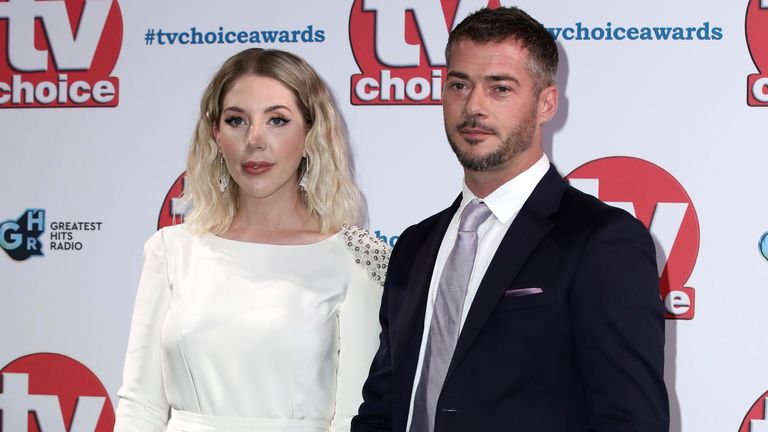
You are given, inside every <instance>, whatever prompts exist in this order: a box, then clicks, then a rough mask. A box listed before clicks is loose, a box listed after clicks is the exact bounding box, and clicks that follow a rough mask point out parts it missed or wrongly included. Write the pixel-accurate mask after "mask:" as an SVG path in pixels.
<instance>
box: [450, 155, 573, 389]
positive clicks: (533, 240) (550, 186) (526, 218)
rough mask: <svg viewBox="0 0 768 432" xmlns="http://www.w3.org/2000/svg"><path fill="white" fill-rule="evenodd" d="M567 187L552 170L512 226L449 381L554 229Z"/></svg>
mask: <svg viewBox="0 0 768 432" xmlns="http://www.w3.org/2000/svg"><path fill="white" fill-rule="evenodd" d="M565 187H566V183H565V181H564V180H563V179H562V178H561V177H560V175H559V174H558V173H557V171H556V170H555V168H554V167H553V166H550V168H549V171H547V173H546V174H545V175H544V177H543V178H542V179H541V181H540V182H539V184H538V185H537V186H536V188H535V189H534V190H533V193H531V196H530V197H529V198H528V200H527V201H526V202H525V204H524V205H523V208H522V209H520V213H518V215H517V217H516V218H515V220H514V222H512V225H510V227H509V229H508V230H507V233H506V234H505V235H504V238H503V239H502V241H501V244H500V245H499V248H498V249H497V250H496V253H495V254H494V256H493V259H492V260H491V264H490V265H489V267H488V270H487V271H486V272H485V276H484V277H483V280H482V282H481V283H480V287H479V288H478V291H477V294H476V295H475V299H474V300H473V301H472V305H471V307H470V309H469V313H468V314H467V319H466V321H465V322H464V326H463V327H462V330H461V334H460V335H459V340H458V342H457V344H456V350H455V351H454V353H453V357H452V359H451V365H450V366H449V368H448V374H447V377H446V380H447V379H448V378H450V376H451V373H452V372H453V370H454V369H455V368H456V366H457V365H458V364H459V363H460V362H461V360H462V358H463V357H464V355H465V354H466V353H467V351H468V350H469V348H470V346H471V345H472V342H473V341H474V340H475V338H476V337H477V335H478V334H479V333H480V330H481V329H482V327H483V325H485V322H486V321H487V320H488V317H489V316H490V314H491V312H492V311H493V309H494V307H495V306H496V304H497V303H498V302H499V300H500V299H501V298H502V297H503V296H504V291H505V290H506V289H507V288H508V287H509V284H510V283H511V282H512V280H514V278H515V277H516V276H517V274H518V273H519V272H520V270H521V269H522V267H523V265H524V264H525V262H526V260H527V259H528V257H529V256H530V255H531V253H533V251H534V249H536V246H538V245H539V243H541V241H542V240H543V239H544V237H545V236H546V235H547V233H549V231H550V230H551V229H552V225H553V223H552V221H551V220H550V218H549V216H550V215H552V214H553V213H555V212H556V211H557V209H558V206H559V203H560V199H561V197H562V195H563V192H564V191H565Z"/></svg>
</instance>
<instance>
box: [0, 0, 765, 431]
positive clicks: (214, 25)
mask: <svg viewBox="0 0 768 432" xmlns="http://www.w3.org/2000/svg"><path fill="white" fill-rule="evenodd" d="M506 3H507V2H505V1H498V0H493V1H490V2H488V1H484V0H442V1H440V0H354V1H351V0H347V1H335V2H317V1H311V0H285V1H280V2H253V1H245V0H238V1H236V0H232V1H227V2H209V1H202V0H185V1H178V0H177V1H163V2H152V1H126V0H47V1H42V0H37V1H36V0H0V140H1V142H2V144H1V145H0V161H1V166H2V169H1V170H0V182H1V183H2V200H0V247H1V248H2V250H3V252H0V255H1V256H0V275H1V277H0V280H1V281H2V282H1V284H0V412H1V413H2V414H1V415H0V430H2V431H3V432H16V431H15V430H13V431H12V430H11V429H12V428H15V427H18V425H21V428H22V430H24V431H26V430H29V431H32V430H38V429H37V428H38V426H39V430H41V431H63V430H72V431H78V432H80V431H89V432H90V431H98V432H102V431H109V430H111V428H112V426H113V423H114V408H115V405H116V392H117V390H118V388H119V386H120V381H121V373H122V363H123V356H124V353H125V348H126V341H127V337H128V329H129V324H130V319H131V312H132V308H133V301H134V296H135V292H136V287H137V282H138V277H139V272H140V269H141V260H142V258H141V256H142V246H143V243H144V241H145V240H146V239H147V238H148V237H149V236H150V235H151V234H152V233H153V232H154V231H155V230H157V229H158V228H159V227H162V226H165V225H169V224H173V223H179V222H180V221H182V220H183V217H184V212H185V211H186V210H187V208H186V206H185V205H183V203H182V202H181V201H180V200H179V199H178V197H179V195H180V193H181V190H182V187H183V183H184V164H185V157H186V151H187V147H188V145H189V141H190V138H191V136H192V130H193V126H194V122H195V119H196V115H197V107H198V103H199V98H200V96H201V93H202V90H203V87H204V86H205V85H206V83H207V81H208V80H209V79H210V77H211V75H212V74H213V72H214V71H215V70H216V68H217V67H218V66H219V65H220V64H221V62H222V61H223V60H224V59H226V58H227V57H229V56H230V55H232V54H234V53H235V52H238V51H240V50H242V49H245V48H248V47H275V48H280V49H285V50H289V51H292V52H294V53H297V54H299V55H301V56H303V57H304V58H306V59H307V60H308V61H309V62H310V63H311V64H313V65H314V66H315V68H316V69H317V70H318V72H319V73H320V74H321V75H322V76H323V77H324V79H325V80H326V81H327V83H328V84H329V86H330V87H331V89H332V90H333V92H334V95H335V97H336V100H337V104H338V106H339V108H340V110H341V111H342V113H343V115H344V119H345V123H346V128H347V130H348V133H349V137H350V141H351V145H352V149H353V155H354V166H355V171H356V177H357V179H358V181H359V184H360V186H361V189H362V191H363V193H364V195H365V201H366V204H367V212H368V221H367V225H368V227H369V228H370V229H371V231H373V232H375V233H376V235H378V236H379V237H381V238H383V239H384V240H385V241H387V242H388V243H389V244H392V245H394V244H395V243H396V242H397V239H398V235H399V233H400V232H402V230H403V229H405V228H406V227H407V226H408V225H410V224H412V223H415V222H417V221H419V220H421V219H423V218H425V217H427V216H429V215H431V214H432V213H434V212H436V211H438V210H440V209H442V208H444V207H446V206H447V205H448V204H450V202H451V201H452V199H453V198H454V197H455V196H456V194H457V193H458V192H459V191H460V187H461V170H460V168H459V165H458V163H457V162H456V161H455V158H454V155H453V153H452V152H451V150H450V148H449V146H448V144H447V141H446V139H445V134H444V130H443V124H442V111H441V107H440V102H441V101H440V99H441V86H442V83H443V80H444V77H445V56H444V52H443V49H444V47H445V43H446V41H447V37H448V31H449V30H450V28H451V27H452V26H453V25H455V24H456V23H457V22H458V21H460V19H461V18H463V17H464V16H465V15H466V14H467V13H469V12H470V11H473V10H476V9H477V8H480V7H483V6H491V7H496V6H499V4H506ZM515 4H517V5H518V6H520V7H522V8H523V9H525V10H527V11H528V12H529V13H531V15H533V16H534V17H536V18H537V19H539V20H540V21H541V22H543V23H544V24H545V25H546V26H547V27H548V29H549V30H550V32H551V33H552V35H553V36H554V37H555V38H556V40H557V43H558V46H559V48H560V51H561V66H560V71H559V86H560V89H561V93H560V94H561V102H560V111H559V113H558V115H557V117H556V118H555V120H554V121H553V122H551V123H550V124H548V125H547V126H546V134H545V148H546V151H547V153H548V155H549V157H550V159H551V160H552V161H553V162H554V163H555V165H556V166H557V167H558V169H559V171H560V172H561V173H562V174H563V175H567V176H568V178H569V179H570V181H571V183H572V184H573V185H574V186H576V187H578V188H580V189H582V190H584V191H586V192H588V193H591V194H593V195H595V196H597V197H599V198H600V199H602V200H604V201H606V202H609V203H611V204H612V205H616V206H619V207H622V208H624V209H626V210H627V211H629V212H631V213H632V214H634V215H635V216H636V217H637V218H639V219H640V220H641V221H642V222H643V223H644V224H645V225H646V226H647V227H648V228H649V229H650V231H651V233H652V234H653V237H654V239H655V241H656V245H657V251H658V255H659V256H658V268H659V277H660V280H661V295H662V296H663V298H664V300H665V305H666V310H667V321H666V328H667V332H666V334H667V347H666V360H667V363H666V364H667V367H666V374H665V378H666V382H667V385H668V388H669V396H670V405H671V408H672V431H733V432H765V431H768V416H767V415H766V404H767V403H768V367H766V364H768V363H767V361H768V343H766V328H768V238H767V237H766V233H767V232H768V193H766V186H765V185H766V172H767V170H768V0H733V1H728V2H722V1H696V0H684V1H676V2H667V1H663V0H650V1H646V2H611V1H604V0H591V1H588V2H576V3H573V2H565V1H551V2H541V1H533V0H519V1H517V2H515ZM30 411H33V412H34V413H35V417H34V418H35V421H32V422H30V423H29V425H28V426H24V425H26V424H27V422H28V419H31V418H32V417H31V416H28V412H30Z"/></svg>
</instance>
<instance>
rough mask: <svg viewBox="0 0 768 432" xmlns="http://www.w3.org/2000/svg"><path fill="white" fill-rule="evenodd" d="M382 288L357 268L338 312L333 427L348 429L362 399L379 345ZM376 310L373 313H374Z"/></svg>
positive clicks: (337, 429) (339, 429)
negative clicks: (337, 365)
mask: <svg viewBox="0 0 768 432" xmlns="http://www.w3.org/2000/svg"><path fill="white" fill-rule="evenodd" d="M381 294H382V287H381V286H380V285H379V284H377V283H375V282H374V281H372V280H371V278H370V276H369V275H368V274H367V273H366V272H365V271H363V270H362V269H358V270H357V271H356V272H355V275H354V277H353V279H352V282H351V284H350V287H349V289H348V291H347V296H346V299H345V301H344V303H343V304H342V305H341V310H340V312H339V330H340V334H339V341H340V351H339V369H338V373H337V374H336V380H337V384H336V410H335V415H334V419H333V429H334V430H335V431H337V432H342V431H349V430H350V422H351V421H352V417H354V416H355V415H356V414H357V409H358V408H359V407H360V404H361V403H362V402H363V386H362V384H363V383H364V382H365V379H366V378H367V377H368V371H369V370H370V367H371V360H372V359H373V356H374V354H376V350H377V349H378V347H379V331H380V330H381V327H380V326H379V323H378V310H379V305H380V304H381ZM372 311H374V312H373V316H371V313H372Z"/></svg>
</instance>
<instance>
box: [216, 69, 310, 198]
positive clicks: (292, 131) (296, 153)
mask: <svg viewBox="0 0 768 432" xmlns="http://www.w3.org/2000/svg"><path fill="white" fill-rule="evenodd" d="M306 136H307V134H306V124H305V122H304V117H303V116H302V114H301V111H300V110H299V107H298V105H297V104H296V100H295V97H294V95H293V93H292V92H291V90H289V89H288V87H286V86H285V85H283V84H282V83H280V82H279V81H277V80H275V79H272V78H266V77H262V76H258V75H244V76H242V77H240V78H238V79H237V80H235V82H234V84H233V85H232V87H231V88H230V90H229V92H227V93H226V94H225V95H224V100H223V104H222V114H221V119H220V121H219V123H218V124H214V125H213V137H214V140H215V141H216V144H217V145H218V147H219V150H220V151H221V153H222V154H223V156H224V160H225V161H226V164H227V168H228V169H229V172H230V173H231V175H232V178H233V179H234V180H235V182H237V184H238V186H240V192H239V197H238V198H239V199H240V200H241V202H242V200H248V199H264V198H278V199H281V198H282V197H290V195H289V194H298V193H299V192H298V179H297V178H296V172H297V170H298V168H299V164H300V163H301V157H302V155H303V154H304V146H305V138H306Z"/></svg>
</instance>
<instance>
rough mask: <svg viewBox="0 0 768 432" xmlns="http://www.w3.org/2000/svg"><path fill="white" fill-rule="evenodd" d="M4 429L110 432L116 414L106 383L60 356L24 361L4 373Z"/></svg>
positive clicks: (0, 373)
mask: <svg viewBox="0 0 768 432" xmlns="http://www.w3.org/2000/svg"><path fill="white" fill-rule="evenodd" d="M0 384H1V385H2V392H0V413H2V416H0V421H1V422H2V423H0V430H3V431H9V432H10V431H14V432H16V431H18V432H21V431H27V432H40V431H42V432H47V431H70V432H86V431H87V432H111V431H112V429H113V428H114V427H115V412H114V409H113V408H112V402H111V401H110V400H109V395H108V394H107V391H106V389H105V388H104V385H103V384H102V383H101V381H99V378H98V377H96V375H94V373H93V372H91V370H90V369H88V368H87V367H86V366H84V365H83V364H82V363H80V362H78V361H77V360H74V359H72V358H69V357H67V356H64V355H61V354H52V353H38V354H30V355H27V356H24V357H20V358H18V359H16V360H14V361H12V362H10V363H8V364H7V365H6V366H5V367H4V368H3V369H2V370H0Z"/></svg>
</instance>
